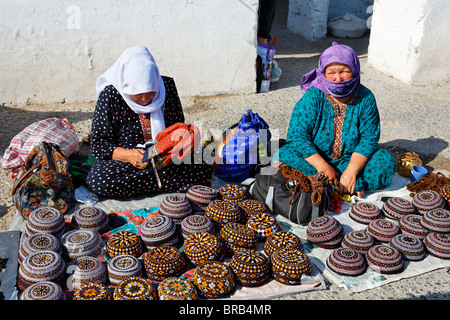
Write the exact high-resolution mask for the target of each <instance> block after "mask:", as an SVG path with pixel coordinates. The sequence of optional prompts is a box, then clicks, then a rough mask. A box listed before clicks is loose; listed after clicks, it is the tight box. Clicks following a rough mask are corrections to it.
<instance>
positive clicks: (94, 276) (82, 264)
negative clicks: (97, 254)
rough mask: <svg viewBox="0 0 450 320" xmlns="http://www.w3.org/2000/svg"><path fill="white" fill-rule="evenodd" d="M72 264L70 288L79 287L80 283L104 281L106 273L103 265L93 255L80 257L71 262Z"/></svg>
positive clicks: (106, 277) (106, 278)
mask: <svg viewBox="0 0 450 320" xmlns="http://www.w3.org/2000/svg"><path fill="white" fill-rule="evenodd" d="M72 265H73V266H74V269H73V273H72V276H71V278H72V288H74V289H76V288H80V287H81V285H82V284H87V283H89V282H95V283H106V281H107V280H108V273H107V270H106V267H105V265H104V264H103V263H102V262H101V261H100V260H99V259H97V258H94V257H89V256H85V257H80V258H78V259H77V260H75V261H74V262H73V264H72Z"/></svg>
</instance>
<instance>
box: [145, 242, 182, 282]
mask: <svg viewBox="0 0 450 320" xmlns="http://www.w3.org/2000/svg"><path fill="white" fill-rule="evenodd" d="M143 259H144V266H145V270H146V271H147V277H148V278H149V279H150V280H154V281H162V280H164V279H165V278H168V277H178V276H180V275H181V274H182V273H183V272H184V271H185V270H186V260H185V257H184V255H183V254H182V253H181V252H180V251H179V250H178V249H177V248H175V247H173V246H169V245H162V246H159V247H155V248H153V249H150V250H149V251H148V252H146V253H145V254H144V255H143Z"/></svg>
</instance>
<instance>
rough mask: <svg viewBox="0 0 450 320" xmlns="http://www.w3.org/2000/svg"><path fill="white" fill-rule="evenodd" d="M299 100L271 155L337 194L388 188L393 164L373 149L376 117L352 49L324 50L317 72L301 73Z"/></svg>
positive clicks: (335, 47) (386, 155) (360, 194)
mask: <svg viewBox="0 0 450 320" xmlns="http://www.w3.org/2000/svg"><path fill="white" fill-rule="evenodd" d="M301 89H302V92H303V93H304V95H303V97H302V98H301V99H300V100H299V101H298V102H297V104H296V105H295V107H294V110H293V112H292V116H291V119H290V123H289V129H288V133H287V137H286V145H284V146H283V147H281V148H280V150H279V154H278V155H275V156H274V160H276V161H275V162H281V163H284V164H285V165H287V166H290V167H292V168H294V169H297V170H299V171H300V172H302V173H303V174H306V175H314V174H317V173H318V172H323V173H325V174H326V175H327V176H328V179H329V182H330V183H332V184H333V185H338V187H339V191H340V192H341V193H342V194H350V195H352V194H356V195H357V196H358V197H363V196H364V191H367V190H377V189H382V188H385V187H387V186H389V185H390V184H391V182H392V176H393V174H394V172H395V170H396V162H395V160H394V158H393V157H392V156H391V154H390V153H389V152H387V151H386V150H383V149H379V148H378V146H377V145H378V141H379V139H380V117H379V113H378V108H377V104H376V101H375V97H374V95H373V93H372V92H371V91H370V90H369V89H367V88H366V87H365V86H363V85H362V84H361V83H360V63H359V59H358V57H357V55H356V53H355V52H354V51H353V49H352V48H350V47H348V46H346V45H341V44H337V43H336V42H333V45H332V46H331V47H329V48H328V49H326V50H325V51H324V52H323V53H322V55H321V56H320V58H319V65H318V68H316V69H314V70H312V71H311V72H309V73H307V74H305V75H304V76H303V78H302V82H301Z"/></svg>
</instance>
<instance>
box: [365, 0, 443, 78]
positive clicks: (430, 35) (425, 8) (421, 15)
mask: <svg viewBox="0 0 450 320" xmlns="http://www.w3.org/2000/svg"><path fill="white" fill-rule="evenodd" d="M373 9H374V12H373V16H372V28H371V35H370V44H369V48H368V62H369V63H370V64H371V65H372V66H374V67H375V68H377V69H379V70H380V71H382V72H384V73H386V74H389V75H391V76H393V77H394V78H397V79H399V80H401V81H403V82H405V83H408V84H413V85H421V84H427V83H432V82H441V81H449V80H450V63H449V57H450V46H449V43H450V33H449V30H450V19H449V17H450V2H449V1H448V0H409V1H390V0H375V3H374V8H373Z"/></svg>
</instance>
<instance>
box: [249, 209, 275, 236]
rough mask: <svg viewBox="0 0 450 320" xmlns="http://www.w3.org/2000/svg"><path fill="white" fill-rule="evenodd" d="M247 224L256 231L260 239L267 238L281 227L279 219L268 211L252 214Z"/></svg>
mask: <svg viewBox="0 0 450 320" xmlns="http://www.w3.org/2000/svg"><path fill="white" fill-rule="evenodd" d="M246 226H247V228H250V229H252V230H253V231H255V233H256V236H257V237H258V239H259V240H265V239H266V238H267V237H268V236H270V235H272V234H274V233H275V232H277V231H279V230H280V229H281V227H280V224H279V223H278V220H277V219H275V217H274V216H273V215H271V214H270V213H268V212H258V213H254V214H252V215H251V216H250V218H248V220H247V223H246Z"/></svg>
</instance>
